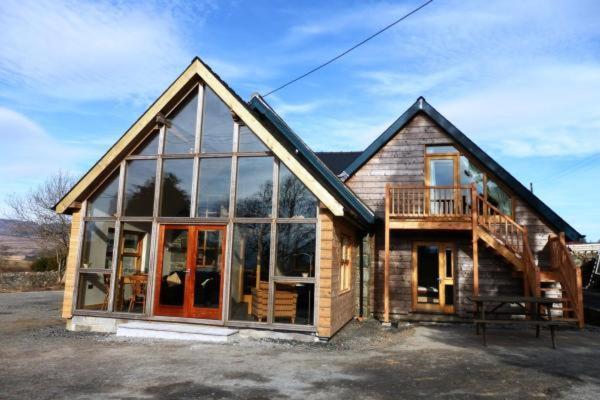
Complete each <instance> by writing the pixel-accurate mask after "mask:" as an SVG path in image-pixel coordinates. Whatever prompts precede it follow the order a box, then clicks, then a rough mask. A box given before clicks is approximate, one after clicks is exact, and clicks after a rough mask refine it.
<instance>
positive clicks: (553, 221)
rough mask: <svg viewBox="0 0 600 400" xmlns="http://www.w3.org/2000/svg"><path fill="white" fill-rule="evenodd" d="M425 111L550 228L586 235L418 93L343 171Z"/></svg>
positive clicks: (368, 156)
mask: <svg viewBox="0 0 600 400" xmlns="http://www.w3.org/2000/svg"><path fill="white" fill-rule="evenodd" d="M421 112H422V113H424V114H425V115H427V116H428V117H429V118H431V119H432V120H433V121H434V122H435V123H436V124H437V125H438V126H439V127H440V128H442V129H443V130H444V131H445V132H446V133H447V134H448V135H449V136H450V137H451V138H452V139H454V140H455V141H456V142H457V143H458V144H459V145H460V146H461V147H463V148H464V149H465V150H466V151H467V152H468V153H469V154H470V155H472V156H473V157H474V158H475V159H476V160H477V161H479V162H480V163H481V164H483V165H484V166H485V167H486V168H487V169H488V170H490V172H492V174H494V175H496V176H497V177H498V178H499V179H500V180H501V181H503V182H504V183H505V184H506V185H507V186H508V187H509V188H510V189H511V190H512V191H513V192H515V194H516V195H517V196H518V197H519V198H520V199H521V200H523V201H524V202H525V203H527V204H528V205H529V206H530V207H531V208H533V210H534V211H535V212H536V213H537V214H538V215H539V216H541V217H542V218H543V219H545V220H546V222H547V223H549V224H550V225H551V226H552V227H554V228H555V229H557V230H558V231H563V232H564V233H565V235H566V236H567V238H568V239H570V240H571V241H577V240H580V239H582V238H584V237H585V235H582V234H581V233H579V232H578V231H577V230H576V229H575V228H573V227H572V226H571V225H570V224H569V223H568V222H566V221H565V220H564V219H563V218H562V217H560V216H559V215H558V214H557V213H556V212H554V210H552V209H551V208H550V207H549V206H548V205H546V203H544V202H543V201H542V200H541V199H540V198H539V197H537V196H536V195H535V194H533V192H531V191H530V190H529V189H527V188H526V187H525V186H524V185H523V184H522V183H521V182H519V181H518V180H517V179H516V178H515V177H514V176H513V175H512V174H511V173H510V172H508V171H507V170H506V169H504V167H502V166H501V165H500V164H498V163H497V162H496V161H495V160H494V159H493V158H492V157H490V156H489V155H488V154H487V153H486V152H485V151H483V150H482V149H481V148H480V147H479V146H478V145H477V144H475V143H474V142H473V141H472V140H471V139H469V138H468V137H467V136H466V135H465V134H464V133H462V132H461V131H460V130H459V129H458V128H457V127H456V126H454V125H453V124H452V123H451V122H450V121H449V120H448V119H447V118H446V117H444V116H443V115H442V114H441V113H440V112H439V111H437V110H436V109H435V108H434V107H433V106H432V105H431V104H429V103H428V102H427V100H425V98H424V97H422V96H420V97H419V98H418V99H417V100H416V101H415V102H414V103H413V104H412V105H411V106H410V107H409V108H408V109H407V110H406V111H405V112H404V113H403V114H402V115H401V116H400V117H399V118H398V119H396V121H394V122H393V123H392V124H391V125H390V126H389V127H388V128H387V129H386V130H385V131H384V132H383V133H382V134H381V135H379V137H377V139H375V140H374V141H373V143H371V144H370V145H369V146H368V147H367V148H366V149H365V151H364V152H363V154H361V155H360V156H359V157H358V158H357V159H356V160H354V162H353V163H352V164H350V165H349V166H348V167H347V168H346V169H345V171H344V172H343V173H346V174H347V175H348V177H351V176H352V175H353V174H355V173H356V171H358V170H359V169H360V168H361V167H362V166H363V165H364V164H365V163H366V162H367V161H368V160H369V159H371V157H373V156H374V155H375V153H376V152H377V151H379V150H380V149H381V148H382V147H383V146H384V145H385V144H386V143H387V142H389V141H390V140H391V139H392V137H393V136H394V135H395V134H396V133H397V132H398V131H399V130H400V129H402V128H403V127H404V126H405V125H406V124H407V123H408V122H409V121H410V120H411V119H412V118H413V117H415V116H416V115H417V114H419V113H421Z"/></svg>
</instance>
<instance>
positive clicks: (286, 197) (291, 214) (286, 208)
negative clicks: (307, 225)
mask: <svg viewBox="0 0 600 400" xmlns="http://www.w3.org/2000/svg"><path fill="white" fill-rule="evenodd" d="M316 216H317V198H316V197H315V196H314V195H313V194H312V193H311V192H310V191H309V190H308V189H307V188H306V186H304V184H303V183H302V182H301V181H300V179H298V178H297V177H296V176H295V175H294V174H292V172H291V171H290V170H289V169H287V167H286V166H285V165H283V164H282V163H280V164H279V218H315V217H316Z"/></svg>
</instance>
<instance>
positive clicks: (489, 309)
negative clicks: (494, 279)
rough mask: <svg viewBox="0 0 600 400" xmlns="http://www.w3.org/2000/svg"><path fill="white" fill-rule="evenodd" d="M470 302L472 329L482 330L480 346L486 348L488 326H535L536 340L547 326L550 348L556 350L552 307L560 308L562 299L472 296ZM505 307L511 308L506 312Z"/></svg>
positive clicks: (559, 322)
mask: <svg viewBox="0 0 600 400" xmlns="http://www.w3.org/2000/svg"><path fill="white" fill-rule="evenodd" d="M469 300H470V301H472V302H473V303H474V304H475V311H474V313H475V315H474V317H475V319H474V323H475V329H476V332H477V334H478V335H479V329H480V328H482V330H483V343H484V345H486V344H487V343H486V325H487V324H495V325H497V324H507V325H508V324H515V325H535V327H536V337H539V335H540V327H541V326H548V327H549V328H550V333H551V336H552V347H556V343H555V336H554V329H555V327H556V326H558V325H560V324H561V321H560V320H557V319H553V315H552V306H553V305H554V304H562V303H563V302H564V301H565V300H564V299H562V298H550V297H535V296H472V297H469ZM506 306H509V307H511V308H510V309H509V310H508V309H507V308H506Z"/></svg>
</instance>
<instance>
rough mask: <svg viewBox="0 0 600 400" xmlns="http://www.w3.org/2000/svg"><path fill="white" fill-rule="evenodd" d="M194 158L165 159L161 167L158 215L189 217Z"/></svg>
mask: <svg viewBox="0 0 600 400" xmlns="http://www.w3.org/2000/svg"><path fill="white" fill-rule="evenodd" d="M193 169H194V160H192V159H191V158H190V159H182V160H165V161H164V162H163V169H162V182H161V192H160V199H161V200H160V203H161V207H160V215H161V216H163V217H189V216H190V207H191V199H192V172H193Z"/></svg>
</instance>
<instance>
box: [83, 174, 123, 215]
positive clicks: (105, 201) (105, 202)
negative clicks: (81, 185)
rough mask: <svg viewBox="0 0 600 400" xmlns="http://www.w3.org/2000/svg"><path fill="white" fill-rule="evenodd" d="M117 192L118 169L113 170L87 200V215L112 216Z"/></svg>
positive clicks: (115, 207)
mask: <svg viewBox="0 0 600 400" xmlns="http://www.w3.org/2000/svg"><path fill="white" fill-rule="evenodd" d="M118 194H119V171H118V170H117V172H115V173H114V174H113V175H112V176H111V177H110V178H108V180H107V181H106V182H105V183H104V185H103V186H102V188H101V189H100V190H98V191H97V192H96V193H95V194H94V195H93V196H92V197H91V198H90V199H89V200H88V204H87V211H86V214H87V216H88V217H114V216H115V214H116V213H117V197H118Z"/></svg>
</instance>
